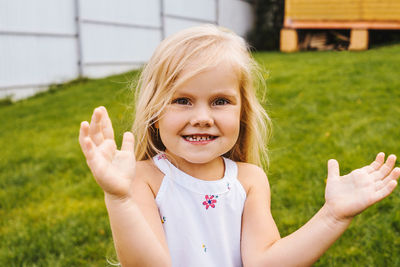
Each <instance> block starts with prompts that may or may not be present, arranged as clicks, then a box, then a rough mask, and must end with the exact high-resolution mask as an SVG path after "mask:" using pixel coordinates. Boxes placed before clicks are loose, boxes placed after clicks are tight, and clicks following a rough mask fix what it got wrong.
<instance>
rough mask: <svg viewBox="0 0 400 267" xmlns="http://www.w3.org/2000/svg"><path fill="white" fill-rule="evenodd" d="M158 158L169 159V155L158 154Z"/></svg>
mask: <svg viewBox="0 0 400 267" xmlns="http://www.w3.org/2000/svg"><path fill="white" fill-rule="evenodd" d="M157 159H158V160H160V159H167V156H166V155H165V154H160V155H158V156H157Z"/></svg>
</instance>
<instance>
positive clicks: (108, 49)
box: [82, 24, 161, 64]
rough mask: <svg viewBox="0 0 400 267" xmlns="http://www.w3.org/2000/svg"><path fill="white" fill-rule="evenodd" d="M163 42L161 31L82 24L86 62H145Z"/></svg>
mask: <svg viewBox="0 0 400 267" xmlns="http://www.w3.org/2000/svg"><path fill="white" fill-rule="evenodd" d="M160 40H161V33H160V31H158V30H148V29H138V28H127V27H115V26H103V25H91V24H88V25H82V54H83V63H84V64H87V63H95V62H116V61H117V62H118V61H120V62H122V63H123V62H127V61H134V62H145V61H147V60H148V59H149V58H150V56H151V54H152V52H153V51H154V49H155V47H156V46H157V45H158V43H159V42H160Z"/></svg>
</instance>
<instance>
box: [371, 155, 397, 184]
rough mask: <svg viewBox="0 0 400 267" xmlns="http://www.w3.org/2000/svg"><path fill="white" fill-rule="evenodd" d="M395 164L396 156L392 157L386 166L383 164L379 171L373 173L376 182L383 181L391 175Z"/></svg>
mask: <svg viewBox="0 0 400 267" xmlns="http://www.w3.org/2000/svg"><path fill="white" fill-rule="evenodd" d="M395 163H396V156H395V155H390V156H389V157H388V158H387V159H386V162H385V164H383V165H382V166H381V167H380V168H379V169H378V170H377V171H375V172H374V173H373V174H374V178H375V181H377V180H381V179H383V178H385V177H386V176H387V175H389V173H390V172H391V171H392V170H393V168H394V165H395Z"/></svg>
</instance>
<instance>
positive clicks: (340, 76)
mask: <svg viewBox="0 0 400 267" xmlns="http://www.w3.org/2000/svg"><path fill="white" fill-rule="evenodd" d="M255 57H256V59H257V60H258V61H259V62H260V64H261V65H262V66H263V68H264V69H265V73H264V76H265V77H266V79H267V87H268V90H267V93H266V98H265V99H264V100H263V104H264V106H265V108H266V110H267V111H268V113H269V114H270V116H271V118H272V120H273V137H272V139H271V142H270V144H269V148H270V167H269V169H268V177H269V180H270V185H271V192H272V213H273V215H274V218H275V221H276V223H277V225H278V228H279V230H280V232H281V236H285V235H287V234H290V233H291V232H293V231H295V230H296V229H297V228H299V227H300V226H301V225H303V224H304V223H305V222H306V221H307V220H308V219H310V218H311V217H312V215H313V214H314V213H315V212H317V211H318V209H319V208H320V207H321V206H322V205H323V202H324V186H325V177H326V162H327V160H328V159H330V158H336V159H337V160H338V161H339V164H340V166H341V173H342V174H344V173H347V172H349V171H351V170H352V169H355V168H358V167H361V166H363V165H366V164H369V163H370V162H371V161H372V160H373V159H374V157H375V155H376V153H378V152H379V151H384V152H386V153H387V154H390V153H394V154H398V155H399V156H400V141H399V136H400V134H399V132H400V120H399V114H400V79H399V77H400V45H393V46H388V47H381V48H374V49H371V50H369V51H365V52H303V53H294V54H281V53H273V52H268V53H267V52H265V53H264V52H259V53H255ZM135 77H137V73H136V72H131V73H127V74H123V75H117V76H112V77H108V78H105V79H98V80H78V81H75V82H71V83H69V84H65V85H62V86H58V87H54V88H53V90H51V91H50V92H49V93H45V94H41V95H38V96H36V97H34V98H31V99H28V100H24V101H20V102H17V103H14V104H12V105H3V106H0V125H1V128H0V129H1V131H0V147H1V149H2V154H1V157H0V170H1V171H0V218H1V219H0V266H108V265H109V264H108V263H107V259H108V260H110V261H113V260H115V259H116V258H115V253H114V250H113V244H112V239H111V232H110V228H109V224H108V218H107V213H106V209H105V206H104V201H103V193H102V191H101V189H100V188H99V187H98V186H97V185H96V183H95V182H94V180H93V178H92V177H91V174H90V172H89V170H88V168H87V166H86V163H85V160H84V157H83V155H82V153H81V152H80V148H79V144H78V130H79V124H80V122H81V121H82V120H89V119H90V116H91V113H92V111H93V109H94V108H95V107H96V106H99V105H104V106H105V107H107V109H108V110H109V113H110V116H111V118H112V121H113V122H114V128H115V132H116V138H117V142H118V143H120V141H121V137H122V134H123V132H124V131H126V130H128V129H129V128H130V126H131V122H132V110H133V106H132V100H133V96H132V95H133V92H132V91H130V90H129V84H130V82H131V81H132V80H135ZM260 95H261V94H260ZM398 162H399V161H398ZM397 165H400V164H397ZM399 206H400V188H398V189H396V191H395V192H394V193H393V194H392V195H391V196H390V197H389V198H387V199H385V200H384V201H382V202H381V203H379V204H377V205H375V206H373V207H371V208H369V209H368V210H367V211H366V212H364V213H363V214H361V215H359V216H357V217H356V218H355V219H354V220H353V222H352V224H351V226H350V228H349V229H348V230H347V231H346V232H345V234H344V235H343V236H342V237H341V238H340V239H339V240H338V241H337V242H336V243H335V244H334V245H333V246H332V247H331V248H330V249H329V250H328V251H327V252H326V254H324V256H323V257H322V258H321V259H320V260H319V261H318V262H317V263H316V264H315V266H400V257H399V256H398V255H399V254H400V237H399V236H400V235H399V234H400V211H399V209H397V208H396V207H399ZM315 245H316V246H318V244H315Z"/></svg>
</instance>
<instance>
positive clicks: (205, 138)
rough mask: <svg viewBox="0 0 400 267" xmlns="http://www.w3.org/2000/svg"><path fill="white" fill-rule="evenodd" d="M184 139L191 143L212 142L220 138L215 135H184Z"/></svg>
mask: <svg viewBox="0 0 400 267" xmlns="http://www.w3.org/2000/svg"><path fill="white" fill-rule="evenodd" d="M182 137H183V138H184V139H185V140H186V141H190V142H201V141H211V140H215V139H217V138H218V136H214V135H183V136H182Z"/></svg>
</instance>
